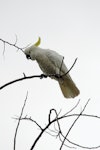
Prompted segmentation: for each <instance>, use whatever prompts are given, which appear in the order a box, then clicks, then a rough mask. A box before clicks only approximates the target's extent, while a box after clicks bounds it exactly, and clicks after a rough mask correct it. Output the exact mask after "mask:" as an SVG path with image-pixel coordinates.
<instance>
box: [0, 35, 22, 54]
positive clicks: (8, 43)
mask: <svg viewBox="0 0 100 150" xmlns="http://www.w3.org/2000/svg"><path fill="white" fill-rule="evenodd" d="M0 41H2V42H3V43H4V50H3V54H4V52H5V44H7V45H10V46H13V47H15V48H17V49H18V50H21V51H22V52H23V53H24V51H23V49H24V48H20V47H19V46H17V45H16V43H17V37H16V41H15V43H14V44H12V43H10V42H8V41H5V40H3V39H1V38H0Z"/></svg>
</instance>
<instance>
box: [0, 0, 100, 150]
mask: <svg viewBox="0 0 100 150" xmlns="http://www.w3.org/2000/svg"><path fill="white" fill-rule="evenodd" d="M0 19H1V22H0V38H2V39H4V40H6V41H9V42H11V43H14V42H15V40H16V35H17V39H18V41H17V45H18V46H19V47H25V46H27V45H28V44H33V43H34V42H36V41H37V39H38V37H39V36H40V37H41V45H40V47H42V48H49V49H52V50H55V51H57V52H58V53H60V54H61V55H63V56H64V58H65V59H64V61H65V64H66V66H67V67H68V68H70V67H71V65H72V64H73V62H74V60H75V58H78V60H77V63H76V64H75V66H74V68H73V69H72V70H71V72H70V74H71V76H72V78H73V80H74V82H75V83H76V85H77V86H78V88H79V89H80V95H79V96H78V97H76V98H75V99H71V100H69V99H65V98H64V97H63V95H62V93H61V91H60V88H59V86H58V84H57V82H56V81H54V80H51V79H49V78H47V79H43V80H40V79H31V80H27V81H22V82H19V83H15V84H13V85H10V86H9V87H6V88H4V89H3V90H1V91H0V118H1V123H0V149H2V150H5V149H6V150H13V138H14V133H15V128H16V124H17V122H16V121H15V120H14V119H12V117H15V116H16V115H17V116H18V115H19V114H20V112H21V108H22V105H23V102H24V99H25V96H26V92H27V91H28V101H27V105H26V107H25V111H24V115H28V116H31V117H32V118H33V119H34V120H36V121H37V122H39V123H40V124H41V125H43V126H44V125H45V124H46V123H47V119H48V113H49V110H50V109H51V108H55V109H56V110H57V111H58V112H59V111H60V109H62V112H61V113H62V114H63V113H65V112H67V111H68V110H70V109H71V108H72V107H73V106H74V105H75V104H76V103H77V101H78V100H79V99H81V102H80V104H79V107H78V108H77V109H76V111H75V113H80V111H81V109H82V108H83V106H84V104H85V103H86V101H87V100H88V99H89V98H91V101H90V104H89V106H88V107H87V109H86V112H87V113H89V114H94V115H99V116H100V108H99V107H100V87H99V85H100V1H99V0H62V1H61V0H7V1H6V0H0ZM2 53H3V43H2V42H0V86H1V85H3V84H4V83H6V82H8V81H11V80H14V79H17V78H20V77H22V76H23V72H24V73H25V74H26V75H40V74H41V73H42V72H41V70H40V69H39V67H38V65H37V63H36V62H33V61H28V60H27V59H26V58H25V56H24V55H23V53H22V52H20V51H17V50H16V49H15V48H14V47H10V46H8V45H6V47H5V54H4V56H3V54H2ZM66 124H67V121H66ZM86 127H87V128H86ZM64 128H65V127H64ZM94 128H95V132H94ZM84 130H85V131H86V133H84V132H83V131H84ZM99 130H100V122H99V121H98V122H96V120H82V122H79V124H78V123H77V125H76V126H75V128H73V132H72V134H70V136H69V137H70V139H71V140H73V141H74V142H76V143H79V144H82V145H85V146H97V145H99V144H100V141H99V139H100V134H99V132H98V131H99ZM37 133H39V130H38V129H37V127H36V126H34V125H32V124H30V123H29V122H23V123H21V126H20V129H19V132H18V137H17V146H16V150H29V148H30V146H31V145H32V142H33V141H34V139H35V138H36V136H37ZM91 133H93V134H92V136H90V134H91ZM97 136H98V137H97ZM91 143H93V145H92V144H91ZM60 145H61V143H60V142H59V139H55V138H54V137H51V136H50V135H48V134H46V135H45V136H43V138H41V140H40V142H39V143H38V145H37V147H36V148H35V149H36V150H47V149H48V146H49V147H50V149H55V150H58V149H59V147H60ZM64 149H66V147H63V150H64ZM67 149H68V148H67ZM77 149H78V150H80V148H77ZM68 150H69V149H68Z"/></svg>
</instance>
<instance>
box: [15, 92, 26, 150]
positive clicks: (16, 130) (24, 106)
mask: <svg viewBox="0 0 100 150" xmlns="http://www.w3.org/2000/svg"><path fill="white" fill-rule="evenodd" d="M27 97H28V92H27V94H26V98H25V101H24V105H23V107H22V110H21V114H20V117H19V119H18V123H17V127H16V131H15V135H14V150H15V149H16V138H17V133H18V128H19V125H20V121H21V117H22V115H23V111H24V107H25V105H26V101H27Z"/></svg>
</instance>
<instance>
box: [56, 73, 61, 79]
mask: <svg viewBox="0 0 100 150" xmlns="http://www.w3.org/2000/svg"><path fill="white" fill-rule="evenodd" d="M54 76H55V77H56V78H57V79H60V78H61V77H62V76H61V75H60V74H55V75H54Z"/></svg>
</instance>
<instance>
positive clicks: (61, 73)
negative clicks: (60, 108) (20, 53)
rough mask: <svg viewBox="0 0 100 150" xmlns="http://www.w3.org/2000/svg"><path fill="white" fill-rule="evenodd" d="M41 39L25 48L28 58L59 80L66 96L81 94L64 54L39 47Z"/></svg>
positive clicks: (72, 96) (48, 74) (45, 72)
mask: <svg viewBox="0 0 100 150" xmlns="http://www.w3.org/2000/svg"><path fill="white" fill-rule="evenodd" d="M40 42H41V39H40V37H39V39H38V41H37V42H36V43H35V44H34V45H32V46H30V47H28V48H26V49H25V51H24V53H25V55H26V57H27V58H28V59H31V60H36V61H37V63H38V65H39V67H40V69H41V70H42V71H43V73H44V74H45V75H47V76H50V77H51V78H53V79H55V80H57V81H58V83H59V85H60V88H61V91H62V93H63V95H64V97H65V98H74V97H76V96H78V95H79V93H80V92H79V90H78V88H77V87H76V85H75V83H74V82H73V80H72V78H71V77H70V75H69V73H67V72H68V69H67V67H66V65H65V64H64V62H63V58H64V57H63V56H61V55H60V54H58V53H57V52H55V51H53V50H49V49H42V48H40V47H38V46H39V45H40Z"/></svg>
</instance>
